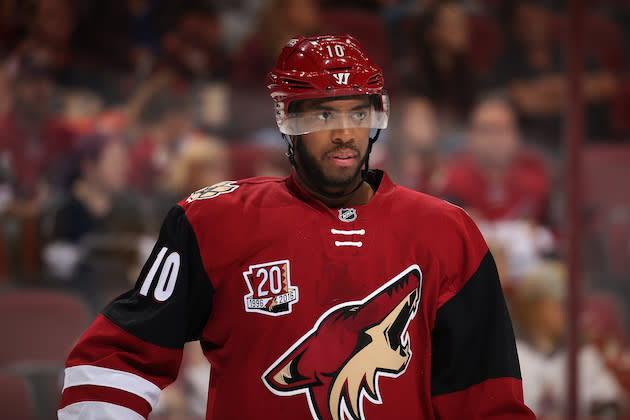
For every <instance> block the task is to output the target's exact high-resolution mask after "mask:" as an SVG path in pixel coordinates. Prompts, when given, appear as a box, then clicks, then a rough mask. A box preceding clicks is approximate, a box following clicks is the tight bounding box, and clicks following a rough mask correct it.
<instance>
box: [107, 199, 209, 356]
mask: <svg viewBox="0 0 630 420" xmlns="http://www.w3.org/2000/svg"><path fill="white" fill-rule="evenodd" d="M213 293H214V290H213V288H212V284H211V282H210V279H209V278H208V276H207V274H206V271H205V269H204V266H203V263H202V260H201V253H200V251H199V245H198V243H197V238H196V236H195V233H194V231H193V229H192V227H191V225H190V222H189V221H188V218H187V217H186V213H185V212H184V210H183V209H182V208H181V207H179V206H175V207H173V208H172V209H171V210H170V211H169V213H168V214H167V216H166V218H165V219H164V222H163V224H162V228H161V231H160V236H159V238H158V240H157V243H156V244H155V246H154V248H153V251H152V252H151V256H150V257H149V259H148V260H147V262H146V263H145V265H144V267H143V269H142V271H141V273H140V276H139V278H138V281H137V282H136V285H135V287H134V289H133V290H130V291H129V292H127V293H125V294H123V295H121V296H119V297H118V298H116V299H115V300H114V301H113V302H111V303H110V304H109V305H108V306H107V307H106V308H105V309H104V310H103V315H105V316H106V317H107V318H109V319H110V320H111V321H112V322H114V323H115V324H117V325H118V326H120V327H121V328H122V329H124V330H125V331H127V332H129V333H130V334H133V335H134V336H136V337H138V338H140V339H142V340H144V341H147V342H149V343H152V344H156V345H159V346H162V347H168V348H181V347H182V346H183V345H184V343H185V342H186V341H193V340H197V339H199V337H200V335H201V333H202V331H203V328H204V326H205V324H206V322H207V320H208V317H209V316H210V311H211V308H212V295H213Z"/></svg>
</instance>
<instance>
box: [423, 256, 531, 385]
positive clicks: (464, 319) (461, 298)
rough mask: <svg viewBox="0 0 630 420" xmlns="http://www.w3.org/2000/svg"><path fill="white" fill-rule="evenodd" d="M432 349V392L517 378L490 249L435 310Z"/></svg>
mask: <svg viewBox="0 0 630 420" xmlns="http://www.w3.org/2000/svg"><path fill="white" fill-rule="evenodd" d="M431 350H432V354H431V394H432V395H433V396H436V395H442V394H448V393H451V392H456V391H461V390H463V389H466V388H468V387H470V386H472V385H475V384H478V383H481V382H483V381H484V380H486V379H490V378H504V377H513V378H518V379H520V378H521V374H520V366H519V362H518V356H517V353H516V344H515V342H514V331H513V329H512V322H511V321H510V315H509V313H508V310H507V306H506V304H505V299H504V297H503V291H502V290H501V285H500V283H499V276H498V274H497V269H496V265H495V263H494V259H493V258H492V254H490V252H489V251H488V253H487V254H486V255H485V257H484V258H483V260H482V261H481V264H480V265H479V268H478V269H477V271H476V272H475V274H473V275H472V277H471V278H470V279H469V280H468V282H467V283H466V284H465V285H464V287H463V288H462V289H461V290H460V291H459V292H458V293H457V294H456V295H455V296H453V297H452V298H451V299H450V300H449V301H448V302H446V303H445V304H444V305H442V307H441V308H440V309H438V311H437V315H436V320H435V327H434V330H433V333H432V334H431Z"/></svg>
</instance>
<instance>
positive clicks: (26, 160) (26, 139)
mask: <svg viewBox="0 0 630 420" xmlns="http://www.w3.org/2000/svg"><path fill="white" fill-rule="evenodd" d="M6 71H7V74H8V80H9V84H10V97H9V101H10V105H9V111H8V113H7V114H5V115H4V116H2V117H0V157H1V159H0V162H1V165H2V169H1V170H0V172H1V173H2V174H1V175H0V177H1V178H2V179H0V183H2V184H4V185H5V186H7V185H8V186H9V188H10V196H11V197H12V199H11V200H8V201H5V203H4V205H3V207H4V209H0V210H4V211H6V212H7V213H8V214H10V215H14V216H18V217H31V216H35V215H37V214H38V213H39V212H40V210H41V208H42V206H43V205H44V202H45V199H46V190H47V188H48V187H50V186H51V184H52V185H55V184H57V183H58V181H59V178H60V173H61V171H60V168H61V166H62V164H63V162H64V160H65V158H67V153H68V151H69V150H70V149H71V147H72V143H73V138H74V134H73V133H72V131H71V130H70V129H69V127H68V126H67V125H66V124H65V123H64V122H63V121H61V120H60V119H59V118H58V117H57V116H55V115H54V114H53V113H52V110H51V102H52V98H53V90H54V84H53V80H52V78H51V74H50V72H49V71H48V69H46V68H45V67H43V66H41V65H40V63H37V62H35V61H33V60H31V59H29V58H26V57H24V58H20V59H18V58H14V59H11V60H10V61H9V62H8V64H7V69H6Z"/></svg>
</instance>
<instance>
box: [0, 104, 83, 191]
mask: <svg viewBox="0 0 630 420" xmlns="http://www.w3.org/2000/svg"><path fill="white" fill-rule="evenodd" d="M74 137H75V136H74V133H73V132H72V131H71V130H70V129H69V128H68V127H67V126H66V124H64V123H63V122H62V121H61V120H58V119H55V118H50V119H48V120H47V121H46V122H45V123H44V124H43V125H42V128H41V130H40V132H39V133H37V134H36V135H35V136H34V137H33V138H30V137H29V135H28V133H26V132H24V130H23V129H22V128H20V126H19V125H18V124H17V122H16V121H15V117H14V116H13V114H8V115H6V116H4V117H3V118H0V159H7V162H6V163H7V164H8V167H9V169H10V172H11V175H12V178H13V179H12V183H13V184H14V187H15V190H16V193H17V194H18V195H19V196H23V197H30V196H32V195H33V194H34V193H35V190H36V187H37V185H38V183H41V182H44V180H46V181H50V180H51V179H50V178H51V172H54V171H53V169H54V168H55V167H56V166H59V165H61V163H62V161H63V159H64V158H65V157H67V155H68V152H70V150H71V149H72V146H73V145H74Z"/></svg>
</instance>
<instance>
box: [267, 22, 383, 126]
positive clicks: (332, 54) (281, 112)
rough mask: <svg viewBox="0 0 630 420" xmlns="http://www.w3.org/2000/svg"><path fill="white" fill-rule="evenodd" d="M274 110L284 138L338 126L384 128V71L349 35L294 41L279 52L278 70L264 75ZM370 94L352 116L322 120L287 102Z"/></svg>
mask: <svg viewBox="0 0 630 420" xmlns="http://www.w3.org/2000/svg"><path fill="white" fill-rule="evenodd" d="M267 87H268V88H269V90H270V93H271V97H272V98H273V100H274V102H275V107H276V122H277V123H278V127H279V128H280V131H281V132H282V133H283V134H287V135H300V134H306V133H310V132H313V131H318V130H330V129H334V128H338V127H340V126H341V124H342V123H343V124H346V125H347V124H348V123H350V124H352V126H356V127H368V128H376V129H381V128H386V127H387V120H388V118H389V100H388V97H387V94H386V93H385V91H384V90H383V72H382V71H381V69H380V68H379V67H378V66H377V65H376V64H374V63H373V62H372V60H370V58H369V57H368V56H367V54H366V53H365V51H364V50H363V48H362V47H361V45H360V44H359V42H358V41H357V40H356V39H355V38H353V37H352V36H350V35H321V36H314V37H297V38H294V39H292V40H290V41H289V42H288V43H287V44H286V45H285V47H284V48H283V49H282V52H281V53H280V56H279V57H278V61H277V63H276V67H275V68H274V69H273V70H272V71H271V72H270V73H269V75H268V76H267ZM356 95H369V96H370V107H369V110H368V111H367V112H365V113H361V114H356V115H352V116H350V118H325V119H323V118H321V117H320V116H318V115H309V114H308V113H301V112H299V111H298V110H297V109H295V108H296V107H292V106H291V104H292V103H294V102H296V101H302V100H306V99H322V98H340V97H349V96H356Z"/></svg>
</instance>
